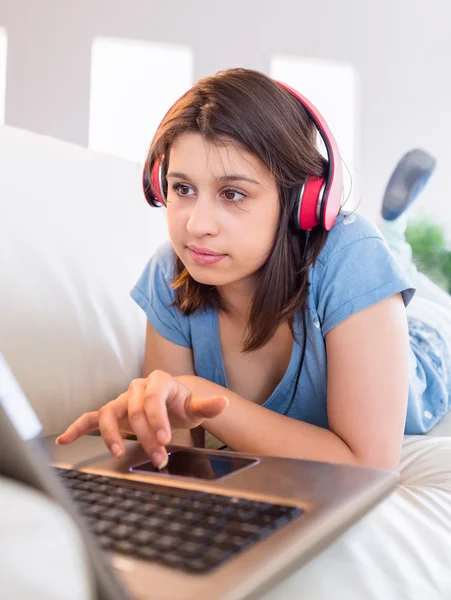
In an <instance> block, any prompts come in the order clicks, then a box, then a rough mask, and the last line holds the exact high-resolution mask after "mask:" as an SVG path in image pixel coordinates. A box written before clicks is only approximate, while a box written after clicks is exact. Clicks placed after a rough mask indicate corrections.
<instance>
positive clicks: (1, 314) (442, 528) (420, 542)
mask: <svg viewBox="0 0 451 600" xmlns="http://www.w3.org/2000/svg"><path fill="white" fill-rule="evenodd" d="M165 238H166V226H165V217H164V214H163V212H162V211H161V210H152V209H150V208H149V207H148V206H147V205H146V203H145V201H144V199H143V196H142V191H141V168H140V166H139V165H137V164H135V163H133V162H130V161H126V160H123V159H120V158H117V157H113V156H108V155H102V154H97V153H94V152H90V151H88V150H86V149H83V148H79V147H77V146H74V145H71V144H68V143H65V142H62V141H58V140H55V139H52V138H47V137H44V136H39V135H35V134H32V133H29V132H26V131H22V130H18V129H14V128H10V127H6V126H3V127H0V259H1V266H0V351H1V352H3V354H4V355H5V357H6V359H7V361H8V362H9V364H10V366H11V368H12V370H13V372H14V373H15V375H16V377H17V378H18V380H19V382H20V384H21V386H22V388H23V389H24V391H25V393H26V394H27V396H28V398H29V399H30V400H31V402H32V404H33V406H34V408H35V410H36V412H37V413H38V416H39V418H40V419H41V422H42V423H43V426H44V433H46V434H50V433H58V432H60V431H62V430H63V429H64V428H65V427H66V426H67V425H68V424H69V423H70V422H71V421H72V420H73V419H74V418H75V417H77V416H78V415H80V414H81V413H82V412H84V411H87V410H93V409H96V408H98V407H99V406H101V405H102V404H103V403H104V402H106V401H108V400H110V399H112V398H114V397H116V396H117V395H118V394H119V393H120V392H122V391H123V390H124V389H125V388H126V387H127V386H128V384H129V382H130V381H131V380H132V379H133V378H135V377H137V376H139V375H140V370H141V362H142V355H143V346H144V330H145V316H144V314H143V313H142V312H141V311H140V309H139V308H138V307H137V306H136V305H135V303H134V302H133V301H132V300H131V299H130V298H129V290H130V288H131V287H132V285H133V284H134V282H135V280H136V279H137V277H138V275H139V274H140V272H141V270H142V268H143V267H144V265H145V263H146V261H147V260H148V258H149V256H150V255H151V253H152V252H153V251H154V249H155V248H156V246H158V245H159V244H160V243H161V242H162V241H163V240H164V239H165ZM401 474H402V481H401V485H400V486H399V487H398V489H397V490H396V492H395V493H394V494H393V495H392V496H391V497H390V498H389V499H387V500H386V501H384V502H383V503H382V504H381V505H379V506H378V507H377V508H376V509H375V510H373V511H372V512H371V513H370V514H369V515H367V516H366V517H365V518H364V519H363V520H362V521H360V522H359V523H358V524H357V525H355V526H354V527H353V528H352V529H351V530H349V531H348V532H347V533H346V534H345V535H343V536H342V537H341V538H340V539H339V540H338V541H336V542H335V543H334V544H333V545H331V546H330V547H329V548H328V549H327V550H326V551H325V552H323V553H322V554H321V555H320V556H318V557H317V558H316V559H315V560H314V561H312V562H311V563H310V564H309V565H307V566H306V567H305V568H303V569H301V570H300V571H299V572H298V573H295V574H294V575H292V576H290V577H289V578H287V579H286V580H285V581H284V582H283V583H282V584H280V585H279V586H277V587H276V588H274V589H273V590H272V591H270V592H269V593H268V594H266V595H265V597H264V598H265V600H276V599H277V600H288V599H295V598H301V597H302V598H303V599H306V600H313V599H315V600H326V599H327V600H329V599H334V600H335V599H337V598H339V599H341V598H343V599H344V598H346V599H347V600H352V599H355V600H361V599H368V600H373V599H374V600H391V599H393V600H395V599H396V600H399V599H409V600H410V599H412V600H416V599H418V600H420V599H421V600H423V599H427V600H434V599H445V598H451V568H450V567H451V416H448V418H447V419H445V420H443V421H442V422H441V423H440V424H439V425H438V426H437V428H436V429H435V430H434V431H433V432H432V435H429V436H424V437H410V438H406V440H405V444H404V449H403V459H402V466H401ZM9 485H10V484H9V483H8V482H7V481H6V480H3V481H1V486H3V488H2V487H1V486H0V490H1V489H5V486H9ZM17 489H18V488H14V486H11V488H10V490H9V492H10V493H8V494H2V495H1V496H0V529H1V528H2V521H1V520H2V519H4V520H5V519H8V520H9V523H11V519H14V518H15V519H17V520H18V521H20V511H18V510H15V511H12V510H11V505H12V504H13V496H14V493H17V494H18V495H20V496H21V501H22V504H21V506H23V505H24V503H25V505H27V506H28V516H29V518H32V516H33V514H34V512H33V511H35V512H36V518H37V519H38V520H39V519H41V520H42V511H41V508H39V507H38V504H39V503H37V501H36V494H34V493H31V492H29V494H28V492H26V493H25V497H24V491H23V488H20V489H21V491H20V492H18V491H16V492H15V490H17ZM331 494H333V490H331ZM41 504H42V503H41ZM47 504H48V506H47V514H48V515H49V517H48V518H49V519H50V520H51V518H52V517H51V514H52V511H53V513H55V519H56V522H57V523H58V522H59V519H60V515H59V513H58V511H57V509H56V507H54V506H52V505H51V504H50V503H49V502H48V501H47ZM35 507H36V509H35ZM40 511H41V512H40ZM39 515H41V516H39ZM8 531H12V529H11V528H10V529H8ZM21 532H22V534H23V535H22V537H21V536H19V537H18V538H17V536H16V539H15V542H14V543H15V544H16V546H17V545H18V544H19V546H20V545H22V549H23V555H24V556H26V555H27V552H26V551H27V548H28V549H29V548H31V547H34V545H35V544H36V543H37V538H36V536H39V535H42V531H39V528H37V529H35V530H33V529H27V531H24V530H23V528H22V530H21ZM12 535H13V534H12V533H11V536H12ZM67 535H68V536H69V537H70V536H71V535H72V536H76V534H75V533H74V531H73V529H71V528H70V525H69V526H68V530H67ZM11 542H12V539H8V536H7V535H6V536H5V535H3V534H2V536H1V538H0V556H2V552H4V553H5V552H6V550H5V548H8V547H9V544H10V543H11ZM56 542H58V540H56ZM60 550H61V552H62V551H63V550H64V543H63V542H61V548H60ZM39 559H40V560H41V569H40V571H39V572H40V575H39V577H37V579H36V580H33V581H35V586H36V589H35V595H33V594H30V595H27V593H26V592H24V595H23V596H20V594H19V592H18V591H17V589H15V591H14V598H15V599H16V598H20V597H23V598H28V597H30V598H31V597H33V598H38V597H41V596H39V594H38V590H37V587H39V586H40V585H41V584H42V581H43V578H44V579H45V573H46V569H48V572H49V575H48V577H49V579H48V581H47V584H49V581H50V583H51V582H52V581H54V582H55V585H56V580H55V574H52V566H51V558H50V555H48V554H45V553H43V554H42V555H41V556H40V557H37V558H36V557H35V560H39ZM82 565H83V562H82V561H80V573H79V575H80V574H81V577H82V578H83V577H87V572H86V571H85V570H83V566H82ZM23 567H24V565H23V564H17V578H18V579H17V581H19V578H20V573H21V572H22V571H23ZM3 568H4V563H3V561H1V562H0V580H3V574H2V569H3ZM35 571H36V569H35ZM64 576H65V577H66V576H67V577H69V578H70V577H71V573H68V574H64ZM72 576H73V577H75V579H76V576H75V575H74V573H73V572H72ZM13 580H14V566H13V565H11V561H10V564H9V565H8V581H10V582H11V581H13ZM78 580H79V581H80V577H79V579H78ZM33 581H32V584H33ZM32 584H30V585H29V586H28V589H31V588H32V587H33V585H32ZM11 589H12V588H11ZM45 589H47V588H45ZM66 589H67V598H74V599H75V598H87V597H88V592H87V591H86V590H87V589H88V586H87V587H85V588H83V586H81V587H80V585H79V586H78V588H77V586H74V587H73V588H71V586H70V585H67V586H66ZM75 590H80V593H79V595H77V593H78V592H77V593H75ZM3 591H4V589H3ZM46 594H47V595H46ZM5 597H7V596H5ZM8 597H13V596H8ZM42 597H47V598H50V597H52V596H51V595H50V593H49V592H48V590H47V592H45V593H44V594H43V595H42ZM54 597H55V598H60V599H61V600H63V596H62V595H61V592H60V591H59V592H57V593H55V596H54ZM65 597H66V596H65ZM174 600H177V599H174Z"/></svg>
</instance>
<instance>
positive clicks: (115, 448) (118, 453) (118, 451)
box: [111, 442, 124, 458]
mask: <svg viewBox="0 0 451 600" xmlns="http://www.w3.org/2000/svg"><path fill="white" fill-rule="evenodd" d="M111 452H112V453H113V454H114V456H115V457H116V458H120V457H121V456H122V455H123V454H124V449H123V448H121V447H120V446H119V444H117V443H116V442H114V444H112V446H111Z"/></svg>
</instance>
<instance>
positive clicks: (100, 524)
mask: <svg viewBox="0 0 451 600" xmlns="http://www.w3.org/2000/svg"><path fill="white" fill-rule="evenodd" d="M111 526H112V523H111V521H103V520H101V521H97V522H96V523H94V524H93V525H92V527H91V531H92V532H93V533H96V534H99V535H100V534H102V533H106V532H107V531H110V529H111Z"/></svg>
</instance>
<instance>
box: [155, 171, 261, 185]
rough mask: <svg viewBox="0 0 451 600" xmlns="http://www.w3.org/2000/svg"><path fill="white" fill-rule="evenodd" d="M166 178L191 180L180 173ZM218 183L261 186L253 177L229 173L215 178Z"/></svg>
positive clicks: (168, 175)
mask: <svg viewBox="0 0 451 600" xmlns="http://www.w3.org/2000/svg"><path fill="white" fill-rule="evenodd" d="M166 177H174V178H178V179H188V180H189V179H190V177H188V175H185V173H180V172H179V171H171V172H170V173H168V174H167V175H166ZM215 180H216V181H247V182H248V183H253V184H255V185H260V183H259V182H258V181H257V180H256V179H252V178H251V177H246V175H239V174H237V173H229V174H228V175H221V177H215Z"/></svg>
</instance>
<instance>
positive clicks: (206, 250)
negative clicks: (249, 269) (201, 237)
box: [188, 244, 225, 256]
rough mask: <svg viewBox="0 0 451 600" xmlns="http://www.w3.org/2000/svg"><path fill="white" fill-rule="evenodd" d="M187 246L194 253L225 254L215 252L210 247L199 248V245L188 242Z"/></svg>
mask: <svg viewBox="0 0 451 600" xmlns="http://www.w3.org/2000/svg"><path fill="white" fill-rule="evenodd" d="M188 248H189V249H190V250H191V251H192V252H195V253H196V254H204V255H206V256H225V254H223V253H222V252H215V251H214V250H211V249H210V248H201V247H200V246H194V245H193V244H188Z"/></svg>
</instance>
